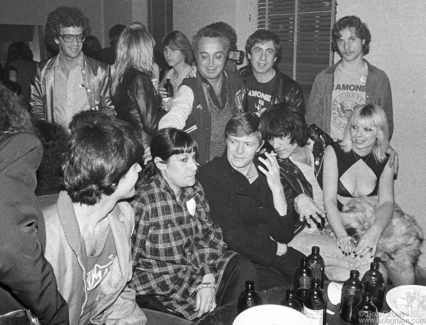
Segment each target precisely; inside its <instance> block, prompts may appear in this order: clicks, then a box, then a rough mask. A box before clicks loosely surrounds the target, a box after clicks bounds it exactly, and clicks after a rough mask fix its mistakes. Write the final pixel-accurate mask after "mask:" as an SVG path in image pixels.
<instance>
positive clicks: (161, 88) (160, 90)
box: [158, 87, 167, 98]
mask: <svg viewBox="0 0 426 325" xmlns="http://www.w3.org/2000/svg"><path fill="white" fill-rule="evenodd" d="M158 93H159V94H160V95H161V97H162V98H167V91H166V88H163V87H158Z"/></svg>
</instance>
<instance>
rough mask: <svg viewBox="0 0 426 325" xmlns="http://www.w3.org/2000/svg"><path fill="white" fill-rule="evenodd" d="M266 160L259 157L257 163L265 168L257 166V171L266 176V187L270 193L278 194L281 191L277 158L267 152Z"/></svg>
mask: <svg viewBox="0 0 426 325" xmlns="http://www.w3.org/2000/svg"><path fill="white" fill-rule="evenodd" d="M265 156H266V159H264V158H262V157H259V161H260V162H261V163H262V164H263V165H264V166H265V167H263V166H261V165H259V167H258V168H259V170H260V171H261V172H262V173H263V174H264V175H265V176H266V180H267V182H268V186H269V188H270V189H271V191H272V192H273V193H274V192H278V191H281V190H283V186H282V184H281V179H280V166H279V165H278V161H277V158H276V157H275V156H274V155H271V154H270V153H269V152H265Z"/></svg>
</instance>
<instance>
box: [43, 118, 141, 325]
mask: <svg viewBox="0 0 426 325" xmlns="http://www.w3.org/2000/svg"><path fill="white" fill-rule="evenodd" d="M71 125H72V129H71V135H70V138H69V140H68V143H67V149H66V151H65V162H64V164H63V166H62V169H63V174H64V183H65V189H66V191H62V192H60V193H59V198H58V201H57V203H56V204H54V205H52V206H50V207H48V208H46V209H45V210H44V211H43V214H44V218H45V222H46V238H47V240H46V251H45V256H46V258H47V260H48V261H49V262H50V263H51V264H52V266H53V269H54V271H55V275H56V280H57V282H58V288H59V291H60V293H61V294H62V296H63V297H64V298H65V300H66V301H67V302H68V306H69V319H70V324H82V325H83V324H89V323H90V324H135V325H144V324H146V317H145V315H144V313H143V312H142V311H141V310H140V309H139V307H138V306H137V304H136V300H135V292H134V290H133V289H131V288H129V287H128V286H127V284H128V282H129V281H130V280H131V278H132V261H131V247H130V236H131V234H132V231H133V226H134V222H135V221H134V212H133V209H132V207H131V206H130V204H129V203H128V202H126V201H123V200H125V199H129V198H131V197H133V196H134V194H135V184H136V181H137V179H138V174H139V172H140V171H141V167H140V165H139V163H138V162H139V161H140V159H141V157H142V154H143V149H142V145H141V143H140V139H139V136H138V134H137V133H136V132H135V131H134V130H133V128H132V127H131V125H130V124H128V123H126V122H124V121H121V120H117V119H115V118H113V117H111V116H108V115H106V114H104V113H102V112H94V111H85V112H81V113H79V114H77V115H75V116H74V118H73V121H72V124H71ZM119 201H120V202H119Z"/></svg>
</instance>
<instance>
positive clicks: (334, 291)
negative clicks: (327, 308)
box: [327, 282, 343, 305]
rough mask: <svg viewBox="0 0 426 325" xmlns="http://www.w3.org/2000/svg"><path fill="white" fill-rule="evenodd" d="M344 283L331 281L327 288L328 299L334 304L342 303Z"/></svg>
mask: <svg viewBox="0 0 426 325" xmlns="http://www.w3.org/2000/svg"><path fill="white" fill-rule="evenodd" d="M342 287H343V284H342V283H336V282H330V284H329V285H328V289H327V295H328V300H330V302H331V303H332V304H333V305H337V304H339V303H340V300H341V298H342Z"/></svg>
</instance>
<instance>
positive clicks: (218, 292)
mask: <svg viewBox="0 0 426 325" xmlns="http://www.w3.org/2000/svg"><path fill="white" fill-rule="evenodd" d="M197 149H198V148H197V143H196V142H195V141H194V140H193V139H192V138H191V137H190V136H189V135H188V134H187V133H185V132H183V131H181V130H177V129H173V128H166V129H162V130H160V131H158V132H157V134H156V135H155V136H154V138H153V140H152V143H151V154H152V158H153V160H152V161H150V163H149V166H148V167H147V168H149V172H147V180H146V181H145V183H144V184H142V186H141V187H140V188H139V189H138V192H137V194H136V196H135V199H134V200H133V202H132V205H133V207H134V210H135V215H136V228H135V232H134V234H133V237H132V248H133V280H132V283H131V285H130V286H131V287H132V288H134V289H135V290H136V294H137V295H140V296H141V297H138V298H137V300H138V299H140V300H142V299H143V298H144V297H142V296H145V297H146V296H151V297H155V298H156V299H157V300H158V301H159V302H160V303H159V305H160V306H162V310H163V311H167V310H168V311H171V312H172V313H174V314H176V315H178V316H181V317H184V318H186V319H190V320H193V319H195V318H197V317H201V316H202V315H203V314H205V313H208V312H210V311H212V310H213V309H215V308H216V306H221V305H223V304H226V303H228V302H231V301H233V300H236V299H238V296H239V294H240V293H241V291H242V290H244V283H245V281H246V280H254V281H256V283H257V276H256V271H255V269H254V267H253V266H252V265H251V263H250V261H249V260H247V259H246V258H245V257H242V256H240V255H237V254H236V253H235V252H233V251H229V250H227V246H226V244H225V243H224V241H223V235H222V231H221V229H220V228H219V227H218V226H217V225H216V224H214V223H213V222H212V221H211V219H210V216H209V212H210V208H209V204H208V202H207V200H206V196H205V194H204V190H203V187H202V186H201V184H200V183H199V182H198V181H196V179H195V175H196V172H197V163H196V160H195V159H196V155H197ZM157 305H158V303H157Z"/></svg>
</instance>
